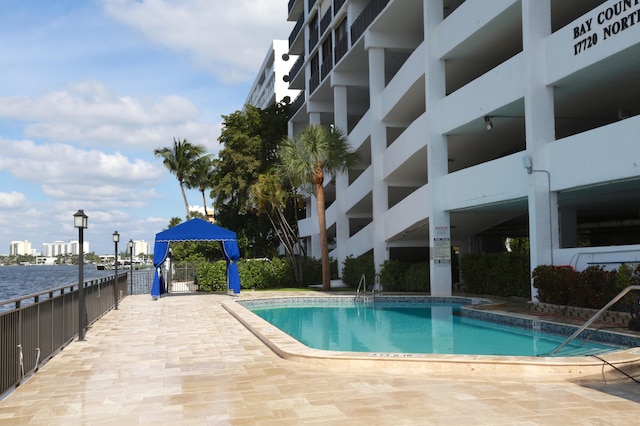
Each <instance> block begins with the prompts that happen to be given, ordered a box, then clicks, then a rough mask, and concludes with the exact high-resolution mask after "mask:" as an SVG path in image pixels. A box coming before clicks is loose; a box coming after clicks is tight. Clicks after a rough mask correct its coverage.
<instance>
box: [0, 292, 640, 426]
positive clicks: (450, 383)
mask: <svg viewBox="0 0 640 426" xmlns="http://www.w3.org/2000/svg"><path fill="white" fill-rule="evenodd" d="M257 294H258V293H251V292H245V293H243V295H242V296H241V297H243V298H249V297H256V295H257ZM295 294H296V295H300V293H295ZM264 295H266V294H265V293H261V296H264ZM277 295H278V296H282V295H283V293H282V292H278V293H277ZM230 299H231V298H230V297H229V296H227V295H220V294H217V295H213V294H198V295H176V296H169V297H163V298H161V299H160V300H158V301H152V300H150V298H149V297H148V296H130V297H127V298H125V299H124V300H123V301H122V303H121V304H120V309H119V310H117V311H111V312H109V313H107V314H106V315H105V316H104V317H103V318H101V319H100V320H98V321H97V322H96V323H95V324H93V325H92V326H91V328H90V329H88V330H87V333H86V337H85V340H84V341H82V342H78V341H74V342H73V343H71V344H70V345H68V346H67V347H66V348H65V349H64V350H63V351H62V352H61V353H59V354H58V355H56V356H55V357H54V358H53V359H52V360H50V361H49V362H48V363H47V364H46V365H45V366H44V367H43V368H42V369H41V370H40V371H38V372H37V373H36V374H35V375H33V376H32V377H31V378H30V379H29V380H28V381H26V382H25V383H23V384H22V385H21V386H19V387H18V388H17V389H16V390H14V391H13V392H12V393H11V394H10V395H8V396H7V397H6V398H5V399H3V400H2V401H0V425H26V424H28V425H45V424H46V425H62V424H64V425H76V424H77V425H109V424H119V425H147V424H154V425H254V424H255V425H290V424H291V425H297V424H349V425H357V424H368V425H431V424H433V425H455V424H473V425H514V424H521V425H525V424H526V425H585V424H591V425H636V424H638V422H639V421H640V384H637V383H635V382H633V381H632V380H630V379H626V378H625V379H620V380H615V381H607V383H604V382H603V380H602V379H601V378H598V377H586V378H585V377H580V378H575V379H572V378H569V379H567V378H554V377H549V376H548V375H547V376H541V377H531V376H527V377H522V376H518V375H508V374H501V375H495V376H492V375H486V374H484V375H473V374H469V372H468V371H462V372H460V373H456V372H455V371H453V372H447V373H444V372H436V373H429V372H416V371H415V370H413V369H407V370H406V371H403V370H402V369H395V370H394V371H393V372H385V371H376V370H375V369H372V370H371V371H367V370H363V369H354V370H349V369H348V368H341V367H340V366H335V365H331V366H326V365H324V366H323V365H317V364H305V363H302V362H296V361H290V360H286V359H282V358H280V357H279V356H277V355H276V354H275V353H274V352H272V351H271V350H270V349H269V348H268V347H267V346H265V345H264V344H263V343H262V342H261V341H260V340H259V339H258V338H256V337H255V336H254V335H253V334H252V333H251V332H250V331H249V330H247V329H246V328H245V327H244V326H242V325H241V324H240V323H239V322H238V321H237V320H236V319H235V318H234V317H232V316H231V314H230V313H229V312H227V311H226V310H225V309H224V308H223V306H222V303H223V302H227V301H229V300H230Z"/></svg>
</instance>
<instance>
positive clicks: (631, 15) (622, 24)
mask: <svg viewBox="0 0 640 426" xmlns="http://www.w3.org/2000/svg"><path fill="white" fill-rule="evenodd" d="M638 23H640V0H618V1H614V2H611V1H610V2H607V3H605V6H603V7H602V8H597V9H594V10H593V11H592V12H590V13H588V14H585V16H584V17H582V18H580V19H579V20H578V23H577V25H575V26H574V27H573V32H572V34H573V54H574V55H578V54H580V53H582V52H584V51H586V50H587V49H590V48H592V47H594V46H595V45H597V44H598V43H600V42H604V41H606V40H608V39H609V38H611V37H613V36H615V35H617V34H619V33H621V32H622V31H625V30H627V29H629V28H631V27H632V26H634V25H636V24H638ZM638 28H640V26H639V27H638Z"/></svg>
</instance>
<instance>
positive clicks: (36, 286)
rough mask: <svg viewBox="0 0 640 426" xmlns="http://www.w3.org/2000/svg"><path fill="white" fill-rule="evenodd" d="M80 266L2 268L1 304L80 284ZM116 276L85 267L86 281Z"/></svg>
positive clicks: (84, 275) (89, 266)
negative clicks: (5, 301)
mask: <svg viewBox="0 0 640 426" xmlns="http://www.w3.org/2000/svg"><path fill="white" fill-rule="evenodd" d="M78 272H79V269H78V265H24V266H22V265H21V266H0V302H1V301H4V300H9V299H15V298H18V297H22V296H27V295H30V294H34V293H40V292H43V291H48V290H51V289H54V288H58V287H63V286H66V285H74V284H77V283H78ZM110 275H111V276H112V275H114V271H108V270H107V271H99V270H97V269H96V266H95V265H89V264H87V265H84V269H83V278H84V281H89V280H93V279H96V278H101V277H108V276H110Z"/></svg>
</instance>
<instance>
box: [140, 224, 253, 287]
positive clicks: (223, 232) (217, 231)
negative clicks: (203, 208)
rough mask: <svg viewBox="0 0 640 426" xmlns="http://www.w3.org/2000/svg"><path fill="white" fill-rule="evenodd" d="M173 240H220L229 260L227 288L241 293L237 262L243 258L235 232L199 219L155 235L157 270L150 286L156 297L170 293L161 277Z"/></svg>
mask: <svg viewBox="0 0 640 426" xmlns="http://www.w3.org/2000/svg"><path fill="white" fill-rule="evenodd" d="M171 241H220V244H221V246H222V253H223V255H224V258H225V260H226V261H227V288H228V289H231V290H232V291H233V293H234V294H236V295H237V294H240V274H239V273H238V262H237V260H238V259H239V258H240V249H239V248H238V237H237V235H236V233H235V232H233V231H229V230H228V229H225V228H221V227H220V226H218V225H214V224H212V223H209V222H205V221H204V220H202V219H197V218H196V219H191V220H189V221H187V222H184V223H181V224H180V225H176V226H174V227H173V228H169V229H167V230H166V231H162V232H159V233H157V234H156V242H155V245H154V249H153V266H155V268H156V272H155V276H154V278H153V285H152V286H151V296H152V297H153V298H157V297H159V296H160V295H161V294H164V293H166V292H167V290H166V288H165V286H164V281H163V280H162V279H161V277H160V265H162V264H163V263H164V261H165V260H166V259H167V255H168V253H169V243H170V242H171Z"/></svg>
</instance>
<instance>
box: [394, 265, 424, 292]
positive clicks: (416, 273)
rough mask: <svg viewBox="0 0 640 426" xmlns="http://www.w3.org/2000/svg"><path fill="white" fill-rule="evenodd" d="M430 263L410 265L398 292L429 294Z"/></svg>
mask: <svg viewBox="0 0 640 426" xmlns="http://www.w3.org/2000/svg"><path fill="white" fill-rule="evenodd" d="M429 278H430V277H429V262H421V263H412V264H409V267H408V268H407V271H406V273H405V274H404V280H403V281H402V282H401V283H400V285H399V286H398V291H410V292H429V291H430V287H431V286H430V279H429Z"/></svg>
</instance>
